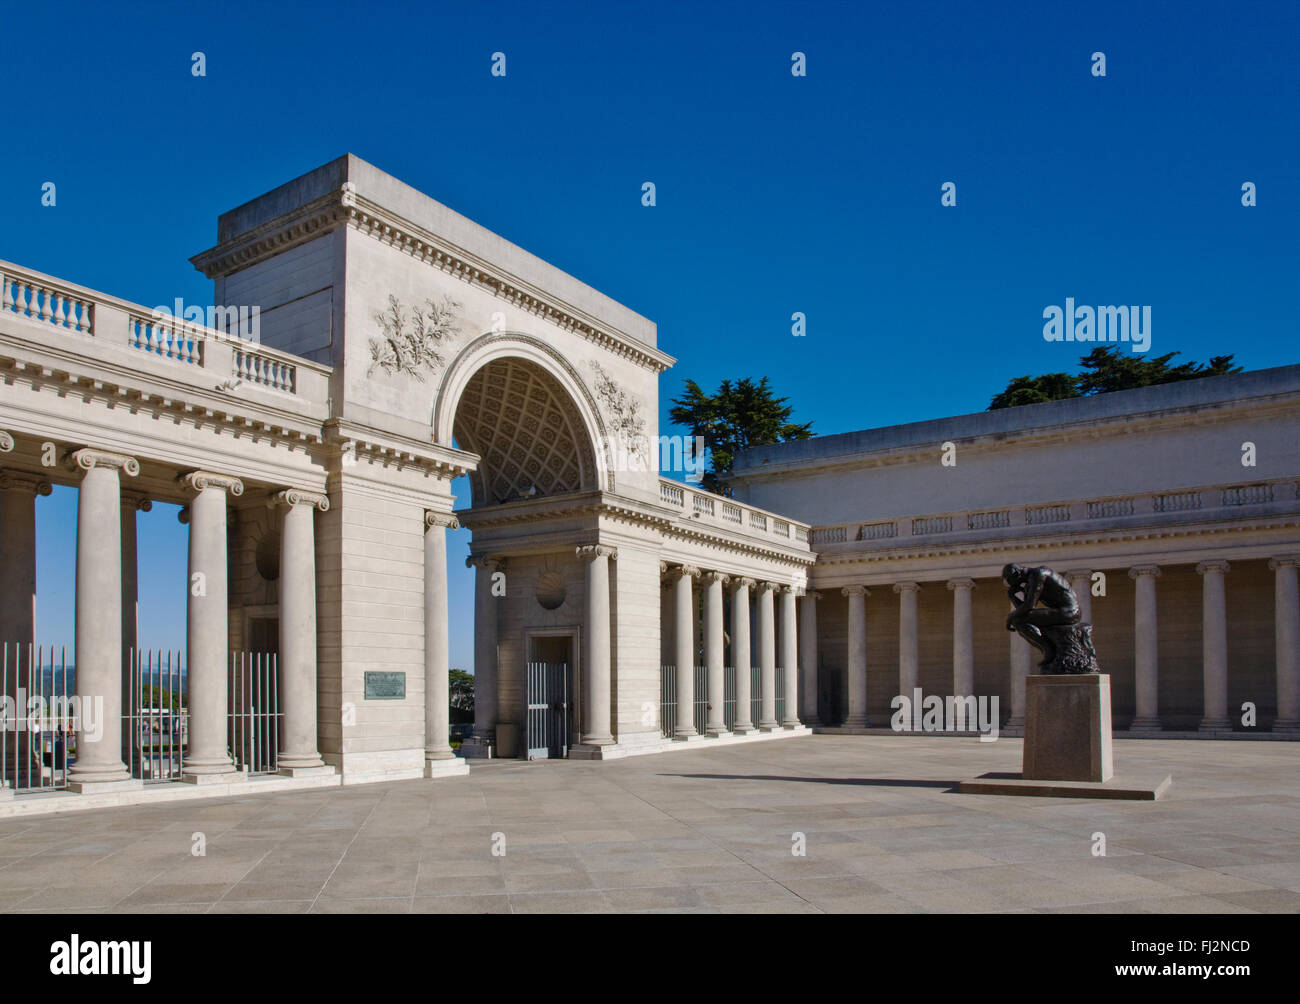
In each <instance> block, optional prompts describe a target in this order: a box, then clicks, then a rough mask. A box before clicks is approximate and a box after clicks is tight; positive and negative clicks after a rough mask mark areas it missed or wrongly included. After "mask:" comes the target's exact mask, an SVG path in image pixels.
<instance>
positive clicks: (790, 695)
mask: <svg viewBox="0 0 1300 1004" xmlns="http://www.w3.org/2000/svg"><path fill="white" fill-rule="evenodd" d="M795 599H796V593H795V589H794V587H793V586H782V587H781V663H782V668H784V669H785V679H784V680H783V681H782V682H783V683H784V686H783V687H782V691H783V694H782V696H783V697H784V698H785V714H784V715H783V716H782V718H781V725H782V726H783V727H784V728H787V729H797V728H798V727H799V630H798V626H797V622H798V617H797V615H796V612H795V605H796V604H795Z"/></svg>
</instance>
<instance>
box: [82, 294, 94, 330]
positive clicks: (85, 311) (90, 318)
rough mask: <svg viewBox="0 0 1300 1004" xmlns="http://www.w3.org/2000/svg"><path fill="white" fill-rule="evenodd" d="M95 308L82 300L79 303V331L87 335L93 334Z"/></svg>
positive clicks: (87, 301)
mask: <svg viewBox="0 0 1300 1004" xmlns="http://www.w3.org/2000/svg"><path fill="white" fill-rule="evenodd" d="M94 325H95V308H94V307H93V306H91V303H90V301H89V300H83V301H82V303H81V330H82V331H83V332H85V333H86V334H88V335H93V334H94V333H95V327H94Z"/></svg>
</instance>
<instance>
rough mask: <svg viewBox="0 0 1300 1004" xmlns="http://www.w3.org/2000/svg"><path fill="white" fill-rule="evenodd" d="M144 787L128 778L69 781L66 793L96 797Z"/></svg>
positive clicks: (134, 778) (133, 779)
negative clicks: (105, 793)
mask: <svg viewBox="0 0 1300 1004" xmlns="http://www.w3.org/2000/svg"><path fill="white" fill-rule="evenodd" d="M143 787H144V782H143V781H141V780H140V779H139V778H138V777H128V778H125V779H123V780H118V781H69V782H68V791H71V792H75V793H76V794H78V795H98V794H101V793H104V792H110V791H136V790H137V789H139V788H143Z"/></svg>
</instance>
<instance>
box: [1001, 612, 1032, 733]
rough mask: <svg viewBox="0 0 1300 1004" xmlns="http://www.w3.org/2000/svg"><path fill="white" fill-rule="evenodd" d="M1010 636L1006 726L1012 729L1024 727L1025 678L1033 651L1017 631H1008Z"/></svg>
mask: <svg viewBox="0 0 1300 1004" xmlns="http://www.w3.org/2000/svg"><path fill="white" fill-rule="evenodd" d="M1007 634H1008V635H1010V636H1011V650H1010V652H1009V653H1008V655H1009V656H1010V659H1011V718H1010V719H1008V721H1007V725H1009V726H1010V727H1011V728H1014V729H1020V728H1024V726H1025V677H1026V676H1028V675H1029V672H1030V665H1031V663H1032V662H1033V657H1034V650H1033V648H1031V647H1030V645H1029V642H1027V641H1025V639H1024V638H1022V637H1021V636H1020V632H1019V631H1008V632H1007Z"/></svg>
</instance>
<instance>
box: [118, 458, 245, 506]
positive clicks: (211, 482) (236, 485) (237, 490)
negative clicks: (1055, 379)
mask: <svg viewBox="0 0 1300 1004" xmlns="http://www.w3.org/2000/svg"><path fill="white" fill-rule="evenodd" d="M136 469H137V470H139V465H138V464H137V465H136ZM176 480H177V482H178V483H179V484H180V485H182V486H183V487H184V488H185V489H186V490H187V491H190V492H193V493H194V494H195V495H197V494H198V493H199V492H201V491H203V489H205V488H218V489H220V490H221V491H224V492H229V493H230V494H231V495H234V496H235V497H236V498H238V497H239V496H240V495H243V494H244V482H242V481H240V480H239V478H234V477H231V476H230V475H228V474H217V473H215V472H214V471H190V473H188V474H182V475H181V476H180V477H179V478H177V479H176Z"/></svg>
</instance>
